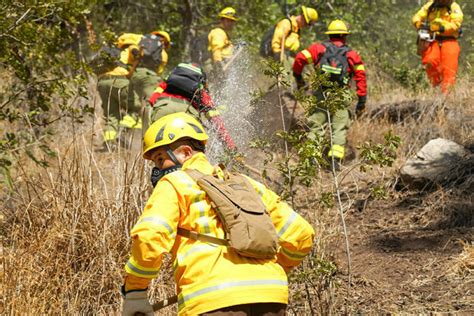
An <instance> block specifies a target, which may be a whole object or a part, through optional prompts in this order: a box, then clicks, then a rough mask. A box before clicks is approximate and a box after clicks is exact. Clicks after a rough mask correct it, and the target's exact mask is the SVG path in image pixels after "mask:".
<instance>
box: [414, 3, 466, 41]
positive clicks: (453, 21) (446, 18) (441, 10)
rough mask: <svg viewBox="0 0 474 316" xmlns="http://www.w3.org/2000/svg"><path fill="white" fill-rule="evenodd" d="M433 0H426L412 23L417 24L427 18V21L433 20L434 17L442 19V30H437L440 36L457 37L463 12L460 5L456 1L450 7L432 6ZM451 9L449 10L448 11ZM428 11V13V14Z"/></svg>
mask: <svg viewBox="0 0 474 316" xmlns="http://www.w3.org/2000/svg"><path fill="white" fill-rule="evenodd" d="M433 2H434V1H428V2H427V3H426V4H425V5H424V6H423V7H422V8H421V9H420V10H419V11H418V12H417V13H416V14H415V15H414V16H413V19H412V22H413V24H414V25H415V26H416V25H419V24H420V23H422V22H424V21H426V20H428V23H431V22H433V20H435V19H441V20H442V21H443V23H442V26H443V27H444V32H442V33H441V32H437V33H438V34H439V35H441V36H453V37H456V38H457V37H459V30H460V28H461V24H462V20H463V13H462V10H461V7H460V6H459V4H457V3H456V2H453V3H452V4H451V8H448V7H446V6H443V7H436V6H433V7H432V9H431V10H430V7H431V6H432V5H433ZM449 11H451V12H449ZM428 12H429V15H428Z"/></svg>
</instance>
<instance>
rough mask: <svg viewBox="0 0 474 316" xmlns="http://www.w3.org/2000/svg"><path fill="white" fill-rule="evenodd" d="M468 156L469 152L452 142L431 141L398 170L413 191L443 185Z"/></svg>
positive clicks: (437, 139)
mask: <svg viewBox="0 0 474 316" xmlns="http://www.w3.org/2000/svg"><path fill="white" fill-rule="evenodd" d="M469 154H470V152H469V150H467V149H466V148H465V147H463V146H461V145H459V144H457V143H455V142H453V141H450V140H447V139H443V138H436V139H432V140H430V141H429V142H428V143H427V144H426V145H425V146H423V148H421V150H420V151H419V152H418V153H417V154H416V156H415V157H413V158H410V159H408V161H407V162H406V163H405V165H404V166H403V167H402V168H401V170H400V176H401V178H402V181H403V182H404V183H405V184H406V185H407V186H409V187H411V188H414V189H424V188H428V187H430V186H432V185H433V184H444V183H446V182H447V181H449V180H450V179H451V178H452V177H453V176H455V173H457V171H458V168H457V167H458V164H459V163H460V161H461V160H462V159H463V158H464V157H466V156H467V155H469ZM455 171H456V172H455Z"/></svg>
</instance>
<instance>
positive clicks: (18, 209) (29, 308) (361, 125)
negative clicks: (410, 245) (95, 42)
mask: <svg viewBox="0 0 474 316" xmlns="http://www.w3.org/2000/svg"><path fill="white" fill-rule="evenodd" d="M472 94H473V91H472V83H470V82H469V81H468V80H461V82H460V84H459V88H458V90H457V92H456V94H455V95H454V96H452V97H450V98H448V100H446V102H440V101H439V97H440V96H439V95H437V94H434V95H432V94H431V93H425V94H420V95H415V96H414V95H409V94H408V93H407V92H406V91H402V90H399V91H393V92H390V93H385V94H383V95H379V96H377V97H374V98H373V100H372V101H371V104H369V106H376V104H383V103H390V102H392V103H393V102H401V101H404V100H410V99H412V98H417V99H421V100H431V103H430V102H428V103H427V104H431V106H427V107H426V108H424V109H422V113H423V115H421V116H420V117H419V118H418V119H416V120H414V119H409V120H406V121H405V122H401V123H398V124H390V123H388V122H387V121H386V120H371V119H370V118H368V117H366V118H363V119H361V120H359V121H356V122H354V124H353V125H352V127H351V130H350V135H349V138H350V141H351V144H352V145H353V146H354V147H355V146H356V145H357V144H359V143H362V142H364V141H368V140H372V141H375V142H380V141H382V140H383V138H382V135H383V134H384V132H386V131H388V130H393V131H394V133H395V134H397V135H400V136H401V138H402V140H403V145H402V147H401V148H400V149H399V160H397V162H396V164H395V166H394V167H393V168H391V169H386V170H380V169H377V168H375V169H373V170H372V171H370V172H369V173H366V174H364V173H361V172H359V171H358V169H353V170H351V171H350V172H348V175H347V176H346V177H345V178H344V179H345V180H344V183H343V193H344V199H343V203H344V205H343V206H344V208H345V210H349V209H350V208H351V207H352V205H353V204H354V200H353V199H354V197H355V196H356V195H360V194H367V193H366V192H367V191H366V190H367V186H368V185H369V184H371V183H372V184H373V183H389V184H390V183H391V181H392V180H393V179H394V178H396V173H397V170H398V168H399V167H400V166H401V165H402V164H403V162H404V161H405V160H406V158H407V157H409V156H410V155H412V154H413V153H415V152H416V151H417V150H418V149H419V148H420V147H421V146H422V145H423V144H424V143H426V141H428V140H429V139H431V138H434V137H439V136H440V137H446V138H449V139H452V140H454V141H457V142H459V143H461V144H466V143H467V142H468V141H469V140H472V136H473V135H472V125H469V124H472V122H469V121H468V120H466V116H467V115H468V114H469V113H470V112H469V111H472V110H473V109H472V104H471V103H470V102H469V100H470V98H472ZM93 126H94V123H93V122H92V123H91V124H90V125H85V126H82V127H81V128H78V127H77V126H76V127H74V126H73V128H72V129H71V127H70V126H68V125H67V123H63V125H62V126H59V129H61V130H63V131H64V132H63V133H62V134H61V135H58V137H57V138H56V139H55V141H54V144H53V145H54V147H55V150H56V152H57V154H58V157H57V158H56V159H55V160H53V161H51V164H50V167H48V168H44V169H41V168H40V169H39V168H38V167H37V166H34V165H32V164H31V163H30V162H27V161H26V160H25V162H23V163H22V164H20V165H19V168H18V169H17V170H16V173H15V174H16V177H15V183H14V186H15V187H14V190H13V191H12V192H7V191H5V190H3V192H2V198H3V199H2V201H3V203H2V214H1V215H2V217H3V221H2V222H1V226H0V233H1V236H2V241H3V260H2V262H1V264H3V270H4V271H3V274H2V275H1V276H2V280H1V283H2V286H1V291H2V295H3V297H4V299H3V301H2V305H3V306H2V307H3V312H1V313H2V314H7V315H9V314H103V315H105V314H114V313H117V312H118V311H119V309H120V296H119V287H120V285H121V284H122V277H123V264H124V263H125V261H126V259H127V257H128V253H129V247H130V244H129V231H130V228H131V226H132V225H133V224H134V223H135V220H136V218H137V217H138V215H139V214H140V212H141V210H142V208H143V206H144V202H145V201H146V198H147V195H148V190H149V184H148V182H149V181H148V167H147V166H145V165H144V162H143V159H142V158H141V157H140V153H139V152H138V151H126V150H123V149H119V150H117V151H113V152H101V151H98V150H97V148H95V147H94V146H93V145H92V144H93V143H94V141H93V138H94V137H93V135H97V134H99V132H97V131H95V130H94V128H93ZM355 163H356V161H354V162H349V163H348V165H347V166H346V168H347V169H346V170H349V169H350V168H351V166H352V165H354V164H355ZM392 182H393V181H392ZM332 189H333V184H332V180H331V178H330V176H329V175H328V174H321V175H320V177H319V180H318V182H317V183H316V184H315V185H314V186H313V187H312V188H309V189H303V188H299V189H298V191H297V197H296V199H295V208H296V209H297V210H298V211H299V212H300V213H302V214H303V215H304V216H305V217H306V218H307V219H308V220H310V222H311V223H312V224H313V226H314V227H315V230H316V232H317V239H316V242H315V247H314V251H313V255H312V256H311V258H310V259H308V260H306V261H305V262H304V265H303V267H302V268H300V269H298V271H296V272H295V273H294V274H293V276H292V279H293V283H292V284H291V289H290V291H291V297H292V301H291V307H290V313H293V314H297V315H303V314H305V315H306V314H309V313H310V309H313V310H314V311H316V313H317V314H334V313H337V311H340V310H341V308H343V307H342V306H341V305H336V302H335V295H336V294H337V292H338V289H339V288H338V284H337V281H336V278H335V277H334V275H331V274H330V273H326V272H325V270H324V267H323V264H324V263H330V262H332V261H333V260H334V254H335V252H336V251H340V250H341V249H343V248H344V245H343V239H342V233H341V225H340V219H339V217H338V216H339V215H338V213H337V211H336V210H335V209H327V208H324V207H322V206H321V204H320V203H319V199H320V197H321V192H331V191H332ZM473 250H474V248H473V246H472V244H466V245H465V249H464V252H463V253H462V254H461V255H460V256H459V258H458V259H457V260H456V263H455V264H454V266H453V269H455V270H454V271H456V273H461V274H464V275H465V274H466V273H469V274H472V269H473V265H474V262H473V258H474V251H473ZM342 266H344V265H341V266H339V267H338V271H337V273H338V274H339V276H341V275H342V277H343V278H346V275H345V274H346V271H345V268H342ZM170 271H171V268H170V266H169V264H165V265H164V267H163V273H162V274H161V277H160V278H159V279H158V280H156V281H155V282H154V283H153V288H152V296H153V297H154V298H156V299H162V298H164V297H166V296H170V295H171V294H172V293H173V291H174V285H173V281H172V280H171V273H170ZM353 286H358V284H354V285H353ZM384 308H385V310H386V306H385V307H384ZM378 310H381V309H378ZM174 313H175V310H174V307H172V308H167V309H165V310H163V312H162V313H161V314H162V315H172V314H174Z"/></svg>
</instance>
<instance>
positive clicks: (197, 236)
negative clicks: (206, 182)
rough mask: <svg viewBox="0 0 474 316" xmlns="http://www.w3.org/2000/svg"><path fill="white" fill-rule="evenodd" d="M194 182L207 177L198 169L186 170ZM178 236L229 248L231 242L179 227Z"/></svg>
mask: <svg viewBox="0 0 474 316" xmlns="http://www.w3.org/2000/svg"><path fill="white" fill-rule="evenodd" d="M184 172H186V173H187V174H188V175H189V176H190V177H191V178H192V179H193V180H194V181H196V182H198V180H199V179H201V178H202V177H204V176H205V174H203V173H202V172H201V171H199V170H196V169H186V170H184ZM178 235H180V236H183V237H186V238H189V239H192V240H199V241H202V242H208V243H212V244H217V245H221V246H229V242H228V241H227V240H225V239H220V238H217V237H212V236H209V235H204V234H201V233H198V232H195V231H192V230H188V229H185V228H182V227H178Z"/></svg>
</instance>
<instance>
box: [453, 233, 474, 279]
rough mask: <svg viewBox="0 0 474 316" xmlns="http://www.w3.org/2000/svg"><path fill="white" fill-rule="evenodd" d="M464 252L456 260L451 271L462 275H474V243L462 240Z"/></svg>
mask: <svg viewBox="0 0 474 316" xmlns="http://www.w3.org/2000/svg"><path fill="white" fill-rule="evenodd" d="M459 243H461V245H462V246H463V252H462V253H461V254H460V255H459V256H458V257H457V258H455V260H454V264H453V266H452V267H451V272H453V273H455V274H456V275H459V276H462V277H471V278H472V277H473V276H474V243H472V242H471V243H469V242H465V241H462V240H460V241H459Z"/></svg>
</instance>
